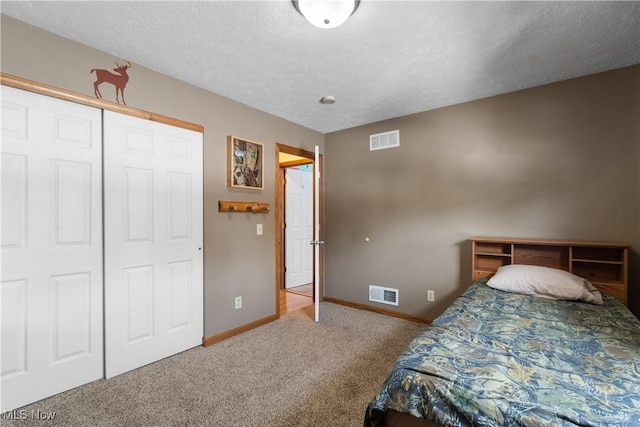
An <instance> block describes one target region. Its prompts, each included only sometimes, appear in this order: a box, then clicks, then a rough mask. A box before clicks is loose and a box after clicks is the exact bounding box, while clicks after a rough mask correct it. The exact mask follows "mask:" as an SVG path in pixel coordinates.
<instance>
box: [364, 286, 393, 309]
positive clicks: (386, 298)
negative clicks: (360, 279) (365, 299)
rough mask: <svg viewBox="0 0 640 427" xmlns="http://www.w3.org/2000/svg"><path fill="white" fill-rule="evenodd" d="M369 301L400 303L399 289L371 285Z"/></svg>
mask: <svg viewBox="0 0 640 427" xmlns="http://www.w3.org/2000/svg"><path fill="white" fill-rule="evenodd" d="M369 301H373V302H381V303H383V304H390V305H398V290H397V289H392V288H384V287H382V286H374V285H369Z"/></svg>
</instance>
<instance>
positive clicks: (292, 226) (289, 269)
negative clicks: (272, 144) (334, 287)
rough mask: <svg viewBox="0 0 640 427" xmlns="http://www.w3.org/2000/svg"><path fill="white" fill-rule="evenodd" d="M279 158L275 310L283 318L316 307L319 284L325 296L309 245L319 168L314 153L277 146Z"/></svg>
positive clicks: (277, 169)
mask: <svg viewBox="0 0 640 427" xmlns="http://www.w3.org/2000/svg"><path fill="white" fill-rule="evenodd" d="M276 159H277V162H278V164H277V167H276V209H275V210H276V292H277V294H276V301H277V307H276V310H277V313H278V315H279V316H281V315H284V314H286V313H288V312H291V311H295V310H297V309H300V308H302V307H306V306H308V305H311V304H313V302H314V299H313V297H314V291H315V286H316V285H317V286H319V287H320V289H319V290H320V293H319V294H320V295H322V279H320V283H318V284H316V283H314V278H313V266H314V265H313V263H314V260H313V246H312V245H311V244H310V242H311V240H313V236H314V232H315V229H314V225H315V224H316V223H317V222H318V221H316V220H315V218H314V217H313V212H314V195H315V191H321V188H322V185H321V184H320V188H318V189H316V188H315V185H314V179H313V177H314V171H315V170H317V169H316V168H317V167H318V166H319V165H315V164H314V163H315V162H314V153H312V152H310V151H306V150H303V149H300V148H296V147H289V146H286V145H282V144H276ZM320 200H321V199H320ZM320 203H321V202H320ZM320 212H322V210H321V211H320ZM319 222H320V223H322V214H321V217H320V221H319ZM321 266H322V259H321V261H320V266H319V267H321ZM320 272H322V269H320Z"/></svg>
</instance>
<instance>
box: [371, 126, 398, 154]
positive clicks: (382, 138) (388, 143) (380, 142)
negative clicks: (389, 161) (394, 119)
mask: <svg viewBox="0 0 640 427" xmlns="http://www.w3.org/2000/svg"><path fill="white" fill-rule="evenodd" d="M399 146H400V131H399V130H392V131H389V132H383V133H376V134H375V135H369V151H373V150H382V149H384V148H394V147H399Z"/></svg>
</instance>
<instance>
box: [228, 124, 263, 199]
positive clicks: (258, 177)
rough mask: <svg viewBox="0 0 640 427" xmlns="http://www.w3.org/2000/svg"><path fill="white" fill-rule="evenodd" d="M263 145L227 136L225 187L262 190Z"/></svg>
mask: <svg viewBox="0 0 640 427" xmlns="http://www.w3.org/2000/svg"><path fill="white" fill-rule="evenodd" d="M263 154H264V145H263V144H261V143H259V142H254V141H249V140H247V139H243V138H238V137H237V136H232V135H229V136H228V137H227V160H228V163H227V167H228V172H227V186H228V187H232V188H248V189H250V190H262V189H263V188H264V186H263V166H264V159H263Z"/></svg>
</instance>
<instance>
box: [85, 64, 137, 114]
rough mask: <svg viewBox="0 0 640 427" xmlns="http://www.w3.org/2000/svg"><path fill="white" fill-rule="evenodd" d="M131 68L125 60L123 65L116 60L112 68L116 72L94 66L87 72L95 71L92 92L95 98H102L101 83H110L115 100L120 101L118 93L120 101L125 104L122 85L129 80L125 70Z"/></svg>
mask: <svg viewBox="0 0 640 427" xmlns="http://www.w3.org/2000/svg"><path fill="white" fill-rule="evenodd" d="M129 68H131V62H129V61H127V63H126V64H125V65H120V64H119V63H118V62H116V68H114V69H113V71H115V72H116V73H115V74H114V73H112V72H111V71H108V70H99V69H96V68H94V69H93V70H91V71H90V72H89V73H93V72H94V71H95V72H96V81H95V82H93V92H94V94H95V95H96V98H102V94H101V93H100V89H98V86H100V85H101V84H102V83H111V84H112V85H114V86H115V88H116V102H117V103H118V104H119V103H120V98H119V97H118V93H119V94H120V95H122V103H123V104H124V105H127V103H126V102H125V101H124V87H125V86H126V85H127V82H128V81H129V76H128V75H127V70H128V69H129Z"/></svg>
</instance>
